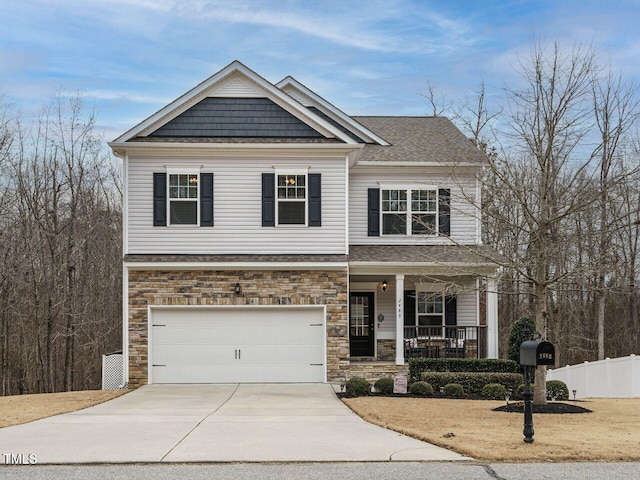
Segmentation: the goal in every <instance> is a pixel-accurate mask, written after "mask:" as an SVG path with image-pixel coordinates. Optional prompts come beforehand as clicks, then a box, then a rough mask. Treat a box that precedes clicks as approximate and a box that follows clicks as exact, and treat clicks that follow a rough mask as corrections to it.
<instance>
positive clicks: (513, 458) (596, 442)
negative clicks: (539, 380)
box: [344, 397, 640, 462]
mask: <svg viewBox="0 0 640 480" xmlns="http://www.w3.org/2000/svg"><path fill="white" fill-rule="evenodd" d="M344 402H345V403H346V404H347V405H348V406H349V407H350V408H351V409H352V410H353V411H354V412H356V413H357V414H358V415H360V416H361V417H362V418H364V419H365V420H367V421H369V422H371V423H374V424H376V425H380V426H383V427H386V428H390V429H392V430H395V431H398V432H401V433H404V434H406V435H409V436H412V437H415V438H419V439H420V440H425V441H427V442H429V443H433V444H435V445H439V446H441V447H445V448H448V449H450V450H454V451H456V452H458V453H461V454H463V455H467V456H471V457H473V458H475V459H477V460H482V461H489V462H528V461H531V462H546V461H554V462H555V461H609V462H612V461H638V460H640V399H590V400H585V401H584V402H580V406H583V407H585V408H588V409H589V410H593V412H592V413H583V414H564V415H551V414H544V415H543V414H534V415H533V423H534V430H535V436H534V440H535V442H534V443H533V444H531V445H527V444H525V443H524V442H523V441H522V439H523V435H522V428H523V415H522V414H521V413H505V412H494V411H492V409H493V408H495V407H498V406H500V405H504V402H502V401H489V400H445V399H436V398H425V399H422V398H395V397H394V398H390V397H359V398H350V399H344ZM451 434H453V436H452V435H451Z"/></svg>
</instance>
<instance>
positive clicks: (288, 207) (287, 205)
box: [278, 202, 305, 225]
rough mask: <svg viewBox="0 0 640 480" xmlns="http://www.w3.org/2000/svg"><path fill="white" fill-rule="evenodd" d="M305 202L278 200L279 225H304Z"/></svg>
mask: <svg viewBox="0 0 640 480" xmlns="http://www.w3.org/2000/svg"><path fill="white" fill-rule="evenodd" d="M304 207H305V203H304V202H278V224H279V225H304V222H305V208H304Z"/></svg>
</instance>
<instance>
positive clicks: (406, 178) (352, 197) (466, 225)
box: [349, 170, 479, 245]
mask: <svg viewBox="0 0 640 480" xmlns="http://www.w3.org/2000/svg"><path fill="white" fill-rule="evenodd" d="M349 182H350V183H349V243H351V244H352V245H402V244H404V245H415V244H418V245H429V244H450V243H452V242H455V243H461V244H465V245H475V244H476V243H477V240H478V239H479V232H478V231H477V224H476V216H477V215H476V208H475V205H474V204H473V202H474V200H473V199H474V198H475V193H476V181H475V177H474V176H473V175H472V174H459V175H456V178H455V179H452V177H451V176H450V175H448V174H444V173H433V174H427V173H420V172H419V171H417V170H416V171H415V172H413V171H412V172H407V173H389V172H384V173H379V172H371V173H369V172H365V171H359V172H351V174H350V176H349ZM380 183H383V184H393V185H403V184H405V185H407V187H408V188H409V187H410V186H411V185H415V184H416V183H424V184H427V185H437V186H438V187H439V188H448V189H450V190H451V236H450V238H449V237H446V236H443V235H439V236H434V235H411V236H408V235H404V236H403V235H381V236H379V237H369V236H367V216H368V215H367V214H368V203H367V200H368V199H367V191H368V189H369V188H380ZM463 188H464V194H463V191H462V189H463ZM381 231H382V230H381Z"/></svg>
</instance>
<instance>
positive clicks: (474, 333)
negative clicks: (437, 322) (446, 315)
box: [404, 325, 487, 358]
mask: <svg viewBox="0 0 640 480" xmlns="http://www.w3.org/2000/svg"><path fill="white" fill-rule="evenodd" d="M404 357H405V358H414V357H426V358H486V357H487V327H486V326H485V325H479V326H472V327H463V326H454V325H451V326H450V325H446V326H442V325H441V326H409V327H404Z"/></svg>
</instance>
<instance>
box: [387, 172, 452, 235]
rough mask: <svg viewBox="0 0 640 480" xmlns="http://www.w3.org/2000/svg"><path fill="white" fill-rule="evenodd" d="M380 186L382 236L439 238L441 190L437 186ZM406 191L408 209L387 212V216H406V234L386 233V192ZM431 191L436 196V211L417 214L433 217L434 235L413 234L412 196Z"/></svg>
mask: <svg viewBox="0 0 640 480" xmlns="http://www.w3.org/2000/svg"><path fill="white" fill-rule="evenodd" d="M379 185H380V199H379V202H380V204H379V207H378V208H379V211H380V219H379V222H380V236H405V237H438V236H441V234H440V189H439V187H438V186H436V185H426V184H401V185H398V184H387V183H379ZM392 190H398V191H404V192H406V203H407V208H406V210H405V211H404V212H391V211H389V212H386V214H387V215H390V214H396V215H397V214H398V213H404V214H405V233H385V232H384V215H385V211H384V209H383V197H384V191H392ZM418 190H421V191H431V192H434V194H435V200H436V204H435V209H434V211H433V212H423V211H418V212H416V213H417V214H422V215H433V216H434V218H435V222H434V229H433V230H434V231H433V233H414V232H413V215H414V211H413V205H412V194H413V192H414V191H418Z"/></svg>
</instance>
